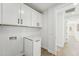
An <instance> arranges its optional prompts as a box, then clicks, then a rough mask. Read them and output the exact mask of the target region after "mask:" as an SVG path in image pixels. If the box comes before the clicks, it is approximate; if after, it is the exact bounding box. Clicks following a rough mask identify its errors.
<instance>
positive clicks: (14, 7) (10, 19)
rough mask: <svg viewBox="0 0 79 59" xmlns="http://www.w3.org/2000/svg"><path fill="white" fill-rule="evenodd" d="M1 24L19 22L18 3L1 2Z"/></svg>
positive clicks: (16, 23) (15, 23)
mask: <svg viewBox="0 0 79 59" xmlns="http://www.w3.org/2000/svg"><path fill="white" fill-rule="evenodd" d="M2 7H3V9H2V10H3V14H2V24H8V25H18V24H19V23H20V4H19V3H3V5H2Z"/></svg>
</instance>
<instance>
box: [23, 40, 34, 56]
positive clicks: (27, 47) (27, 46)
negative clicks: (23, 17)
mask: <svg viewBox="0 0 79 59" xmlns="http://www.w3.org/2000/svg"><path fill="white" fill-rule="evenodd" d="M32 44H33V41H32V40H31V39H24V54H25V55H26V56H32V55H33V52H32V50H33V46H32Z"/></svg>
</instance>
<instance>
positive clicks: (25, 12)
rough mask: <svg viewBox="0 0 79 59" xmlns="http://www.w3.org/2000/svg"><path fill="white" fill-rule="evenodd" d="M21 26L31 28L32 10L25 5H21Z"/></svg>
mask: <svg viewBox="0 0 79 59" xmlns="http://www.w3.org/2000/svg"><path fill="white" fill-rule="evenodd" d="M21 24H22V25H23V26H31V8H30V7H28V6H27V5H25V4H21Z"/></svg>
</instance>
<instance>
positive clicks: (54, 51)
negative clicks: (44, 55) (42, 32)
mask: <svg viewBox="0 0 79 59" xmlns="http://www.w3.org/2000/svg"><path fill="white" fill-rule="evenodd" d="M48 52H49V53H52V54H54V55H55V56H56V55H57V53H56V50H50V49H48Z"/></svg>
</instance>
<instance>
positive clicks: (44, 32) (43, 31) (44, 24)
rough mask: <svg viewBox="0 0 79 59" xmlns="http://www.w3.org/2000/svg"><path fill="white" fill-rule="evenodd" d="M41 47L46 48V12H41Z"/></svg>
mask: <svg viewBox="0 0 79 59" xmlns="http://www.w3.org/2000/svg"><path fill="white" fill-rule="evenodd" d="M42 23H43V24H42V32H41V34H42V48H45V49H48V12H47V11H46V12H44V13H43V20H42Z"/></svg>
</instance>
